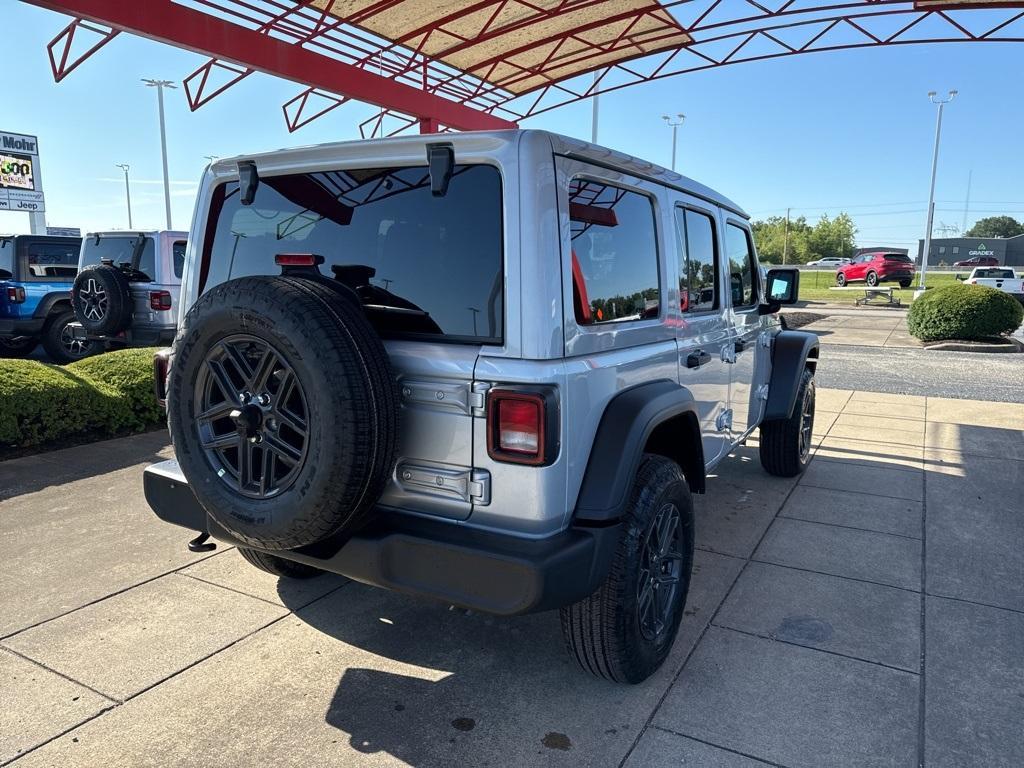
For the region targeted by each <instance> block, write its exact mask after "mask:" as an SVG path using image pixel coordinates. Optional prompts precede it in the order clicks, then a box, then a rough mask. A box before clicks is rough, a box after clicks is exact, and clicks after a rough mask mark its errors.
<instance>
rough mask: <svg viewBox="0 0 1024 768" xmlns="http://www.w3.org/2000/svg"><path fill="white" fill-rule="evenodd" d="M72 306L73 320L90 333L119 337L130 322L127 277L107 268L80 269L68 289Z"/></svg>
mask: <svg viewBox="0 0 1024 768" xmlns="http://www.w3.org/2000/svg"><path fill="white" fill-rule="evenodd" d="M71 306H72V309H74V310H75V319H76V320H78V322H80V323H81V324H82V327H83V328H85V330H86V331H88V332H89V333H91V334H93V335H96V336H110V335H113V334H115V333H120V332H121V331H123V330H124V329H125V328H127V327H128V323H130V322H131V319H132V300H131V295H130V294H129V291H128V276H127V275H125V273H124V272H122V271H121V270H120V269H118V268H117V267H114V266H111V265H110V264H91V265H89V266H88V267H83V268H82V269H81V271H80V272H79V273H78V275H77V276H76V277H75V282H74V285H72V286H71Z"/></svg>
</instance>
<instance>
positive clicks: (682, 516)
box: [561, 454, 693, 683]
mask: <svg viewBox="0 0 1024 768" xmlns="http://www.w3.org/2000/svg"><path fill="white" fill-rule="evenodd" d="M692 568H693V503H692V501H691V499H690V489H689V487H688V486H687V484H686V478H685V477H684V476H683V472H682V470H681V469H680V468H679V465H678V464H676V463H675V462H674V461H671V460H670V459H667V458H665V457H663V456H655V455H652V454H648V455H645V456H644V457H643V460H642V461H641V463H640V469H639V471H638V472H637V476H636V480H635V481H634V484H633V492H632V495H631V497H630V502H629V507H628V512H627V516H626V519H625V521H624V523H623V531H622V534H621V538H620V540H619V545H618V548H617V549H616V551H615V555H614V557H613V559H612V564H611V569H610V571H609V573H608V576H607V578H606V579H605V581H604V583H603V584H602V585H601V587H600V588H599V589H598V590H597V591H596V592H595V593H594V594H592V595H591V596H590V597H588V598H586V599H585V600H581V601H580V602H578V603H576V604H574V605H570V606H568V607H566V608H563V609H562V610H561V620H562V636H563V637H564V638H565V643H566V647H567V648H568V650H569V653H570V655H571V656H572V657H573V658H574V659H575V660H576V663H577V664H579V666H580V668H581V669H583V670H584V671H586V672H590V673H591V674H593V675H596V676H597V677H603V678H605V679H606V680H613V681H615V682H618V683H639V682H642V681H643V680H646V679H647V678H648V677H650V676H651V675H652V674H654V672H655V671H657V669H658V667H660V666H661V665H662V663H663V662H664V661H665V658H666V657H667V656H668V653H669V651H670V650H671V648H672V643H673V642H674V641H675V638H676V634H677V633H678V631H679V622H680V620H681V619H682V617H683V608H684V606H685V605H686V594H687V592H688V591H689V588H690V572H691V570H692Z"/></svg>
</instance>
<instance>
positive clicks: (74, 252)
mask: <svg viewBox="0 0 1024 768" xmlns="http://www.w3.org/2000/svg"><path fill="white" fill-rule="evenodd" d="M24 254H25V260H24V262H22V263H23V264H24V269H23V270H22V274H21V275H20V278H21V279H22V280H25V281H27V282H54V281H55V282H71V281H72V280H74V279H75V275H77V274H78V241H71V242H69V243H29V244H28V246H27V247H26V248H25V250H24Z"/></svg>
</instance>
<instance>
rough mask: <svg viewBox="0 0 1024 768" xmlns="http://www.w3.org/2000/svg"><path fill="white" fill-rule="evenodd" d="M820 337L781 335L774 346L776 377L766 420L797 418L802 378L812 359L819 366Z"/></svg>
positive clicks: (770, 387) (770, 388) (771, 384)
mask: <svg viewBox="0 0 1024 768" xmlns="http://www.w3.org/2000/svg"><path fill="white" fill-rule="evenodd" d="M818 344H819V342H818V337H817V336H815V335H814V334H813V333H808V332H807V331H780V332H779V333H778V334H776V336H775V341H774V343H773V345H772V377H771V381H770V382H769V385H768V402H767V403H766V405H765V411H764V420H765V421H775V420H776V419H788V418H789V417H790V416H792V415H793V407H794V406H795V405H796V396H797V391H798V390H799V389H800V378H801V377H802V376H803V373H804V368H805V367H806V366H807V361H808V359H813V361H814V362H813V363H812V364H814V363H817V358H818V348H819V347H818Z"/></svg>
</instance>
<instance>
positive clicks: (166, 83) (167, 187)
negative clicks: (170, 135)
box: [142, 78, 177, 229]
mask: <svg viewBox="0 0 1024 768" xmlns="http://www.w3.org/2000/svg"><path fill="white" fill-rule="evenodd" d="M142 82H144V83H145V84H146V85H147V86H149V87H150V88H156V101H157V106H158V108H159V110H160V154H161V156H162V158H163V162H164V209H165V210H166V212H167V228H168V229H174V227H172V226H171V183H170V181H169V180H168V178H167V129H166V127H165V126H164V88H177V86H176V85H175V84H174V83H172V82H171V81H170V80H148V79H146V78H142Z"/></svg>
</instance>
